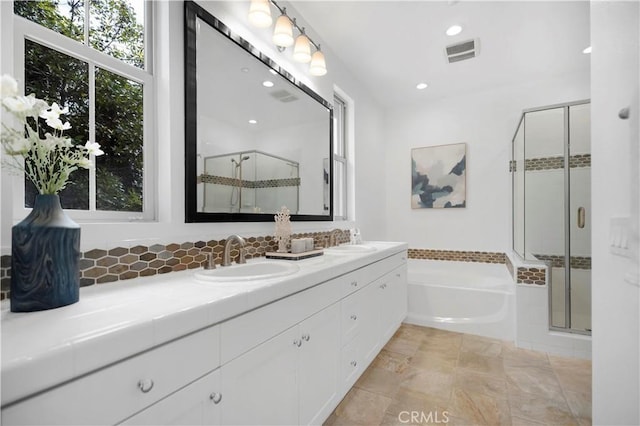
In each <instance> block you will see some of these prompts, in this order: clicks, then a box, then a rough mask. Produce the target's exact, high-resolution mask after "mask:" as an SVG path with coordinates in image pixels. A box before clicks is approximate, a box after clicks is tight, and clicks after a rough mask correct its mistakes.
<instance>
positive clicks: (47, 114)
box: [40, 102, 71, 128]
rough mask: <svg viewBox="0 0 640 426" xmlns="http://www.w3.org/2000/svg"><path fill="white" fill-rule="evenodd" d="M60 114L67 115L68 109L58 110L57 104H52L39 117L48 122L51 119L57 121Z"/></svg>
mask: <svg viewBox="0 0 640 426" xmlns="http://www.w3.org/2000/svg"><path fill="white" fill-rule="evenodd" d="M60 114H69V108H67V107H64V108H63V109H60V107H59V106H58V104H57V103H55V102H54V103H52V104H51V106H50V107H48V108H47V109H46V110H44V111H42V112H40V117H41V118H44V119H45V120H47V121H48V120H51V119H59V118H60ZM52 127H53V126H52ZM69 128H71V127H69Z"/></svg>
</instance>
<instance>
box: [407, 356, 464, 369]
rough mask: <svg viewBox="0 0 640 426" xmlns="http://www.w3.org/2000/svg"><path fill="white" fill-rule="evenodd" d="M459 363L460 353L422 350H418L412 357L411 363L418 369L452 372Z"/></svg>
mask: <svg viewBox="0 0 640 426" xmlns="http://www.w3.org/2000/svg"><path fill="white" fill-rule="evenodd" d="M457 364H458V354H457V353H454V354H447V353H442V352H421V351H417V352H416V353H415V355H413V356H412V357H411V361H410V363H409V365H410V366H411V367H413V368H416V369H418V370H431V371H439V372H441V373H447V374H451V373H453V372H454V370H455V368H456V366H457Z"/></svg>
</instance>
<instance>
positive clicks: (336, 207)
mask: <svg viewBox="0 0 640 426" xmlns="http://www.w3.org/2000/svg"><path fill="white" fill-rule="evenodd" d="M346 180H347V171H346V165H345V163H343V162H342V161H336V160H334V161H333V216H334V218H336V219H346V216H347V214H346V213H347V194H346V192H345V191H346V187H347V185H346Z"/></svg>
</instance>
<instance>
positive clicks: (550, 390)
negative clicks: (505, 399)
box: [505, 366, 564, 400]
mask: <svg viewBox="0 0 640 426" xmlns="http://www.w3.org/2000/svg"><path fill="white" fill-rule="evenodd" d="M505 374H506V377H507V389H508V391H509V392H511V391H512V390H518V391H522V392H527V393H529V394H534V395H539V396H546V397H549V398H556V399H563V400H564V396H563V394H562V388H561V387H560V383H559V382H558V379H557V378H556V375H555V374H554V372H553V370H551V369H550V368H544V367H537V366H520V367H505Z"/></svg>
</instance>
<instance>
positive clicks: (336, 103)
mask: <svg viewBox="0 0 640 426" xmlns="http://www.w3.org/2000/svg"><path fill="white" fill-rule="evenodd" d="M333 119H334V123H333V132H334V134H333V218H334V220H347V218H348V211H347V210H348V209H347V174H348V161H347V154H348V148H347V145H348V144H347V102H346V101H345V100H344V99H343V98H342V97H340V96H339V95H337V94H334V97H333Z"/></svg>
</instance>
